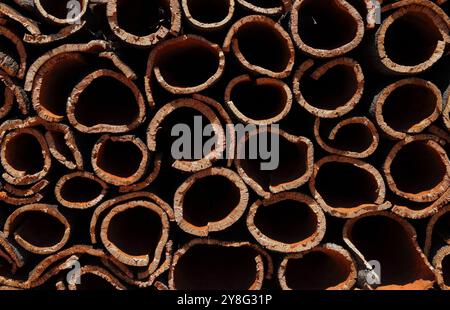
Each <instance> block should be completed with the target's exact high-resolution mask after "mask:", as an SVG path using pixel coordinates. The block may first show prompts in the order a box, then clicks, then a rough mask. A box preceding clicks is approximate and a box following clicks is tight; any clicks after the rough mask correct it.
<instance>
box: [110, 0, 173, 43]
mask: <svg viewBox="0 0 450 310" xmlns="http://www.w3.org/2000/svg"><path fill="white" fill-rule="evenodd" d="M170 16H171V14H170V7H169V0H151V1H150V0H118V1H117V19H118V24H119V26H120V27H121V28H122V29H124V30H125V31H127V32H129V33H131V34H134V35H137V36H146V35H149V34H151V33H154V32H156V31H157V30H158V29H159V27H161V26H165V27H170Z"/></svg>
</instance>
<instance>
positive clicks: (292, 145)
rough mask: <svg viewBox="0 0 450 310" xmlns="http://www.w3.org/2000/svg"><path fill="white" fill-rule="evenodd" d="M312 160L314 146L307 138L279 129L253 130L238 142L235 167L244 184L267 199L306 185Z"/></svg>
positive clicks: (310, 171) (310, 172)
mask: <svg viewBox="0 0 450 310" xmlns="http://www.w3.org/2000/svg"><path fill="white" fill-rule="evenodd" d="M238 138H239V137H238ZM264 141H266V144H264ZM255 146H257V147H258V149H259V151H258V149H256V148H255ZM262 156H264V157H266V158H265V159H263V158H262ZM313 157H314V155H313V145H312V143H311V141H309V140H308V139H307V138H305V137H296V136H292V135H289V134H287V133H286V132H284V131H282V130H278V129H270V128H268V129H256V130H255V129H253V130H250V131H249V132H246V133H245V136H243V137H241V138H240V139H239V141H238V143H237V156H236V160H235V164H236V167H237V171H238V173H239V175H240V176H241V177H242V179H243V180H244V182H245V183H247V184H248V185H249V186H250V187H251V188H252V189H253V190H254V191H255V192H256V193H257V194H258V195H260V196H262V197H264V198H268V197H269V196H270V195H271V194H272V193H279V192H282V191H286V190H291V189H294V188H298V187H300V186H301V185H303V184H305V183H306V182H307V181H308V180H309V178H310V177H311V174H312V167H313V161H314V158H313ZM253 158H255V159H253Z"/></svg>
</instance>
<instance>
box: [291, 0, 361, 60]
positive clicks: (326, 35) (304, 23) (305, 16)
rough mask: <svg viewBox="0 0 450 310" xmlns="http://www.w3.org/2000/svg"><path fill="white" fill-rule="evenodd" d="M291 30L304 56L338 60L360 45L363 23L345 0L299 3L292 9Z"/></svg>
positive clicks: (311, 0) (314, 0)
mask: <svg viewBox="0 0 450 310" xmlns="http://www.w3.org/2000/svg"><path fill="white" fill-rule="evenodd" d="M290 29H291V34H292V37H293V39H294V42H295V43H296V44H297V47H298V48H300V50H301V51H303V52H304V53H306V54H308V55H310V56H313V57H318V58H327V57H337V56H340V55H343V54H345V53H347V52H349V51H351V50H352V49H354V48H355V47H356V46H358V45H359V43H360V42H361V40H362V38H363V35H364V21H363V19H362V17H361V15H359V13H358V11H357V10H356V9H355V8H354V7H353V6H351V5H350V4H349V3H348V2H346V1H344V0H321V1H316V0H299V1H296V2H295V3H294V4H293V8H292V10H291V23H290Z"/></svg>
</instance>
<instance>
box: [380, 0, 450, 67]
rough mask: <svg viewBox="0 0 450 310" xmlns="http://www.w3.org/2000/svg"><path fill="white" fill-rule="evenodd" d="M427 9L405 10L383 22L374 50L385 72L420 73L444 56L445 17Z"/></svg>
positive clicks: (410, 6) (438, 11) (446, 32)
mask: <svg viewBox="0 0 450 310" xmlns="http://www.w3.org/2000/svg"><path fill="white" fill-rule="evenodd" d="M427 6H430V5H427ZM427 6H425V5H409V6H405V7H403V8H400V9H399V10H397V11H395V12H394V13H393V14H391V15H390V16H388V17H387V18H385V19H384V20H383V23H382V24H381V26H380V28H379V29H378V31H377V34H376V38H375V47H376V51H377V54H378V56H379V60H380V62H381V64H382V66H383V67H384V70H387V71H390V72H395V73H401V74H414V73H420V72H423V71H425V70H427V69H428V68H430V67H431V66H432V65H433V64H435V63H436V62H437V61H438V60H439V59H440V58H441V57H442V56H443V54H444V49H445V40H446V36H447V35H448V30H449V28H448V27H449V26H448V24H447V23H446V19H448V17H447V16H445V13H444V12H443V11H441V10H436V9H433V8H432V6H430V7H427Z"/></svg>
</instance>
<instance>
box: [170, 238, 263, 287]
mask: <svg viewBox="0 0 450 310" xmlns="http://www.w3.org/2000/svg"><path fill="white" fill-rule="evenodd" d="M263 278H264V264H263V262H262V258H261V256H260V255H259V254H258V252H257V251H255V249H253V248H251V247H250V246H248V245H247V244H243V245H240V244H239V243H230V242H221V241H214V240H199V239H196V240H194V241H191V242H190V243H188V244H187V245H185V246H184V247H182V248H181V249H179V250H178V251H177V252H176V253H175V254H174V259H173V263H172V265H171V267H170V274H169V287H170V288H171V289H177V290H258V289H260V288H261V286H262V282H263Z"/></svg>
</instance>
